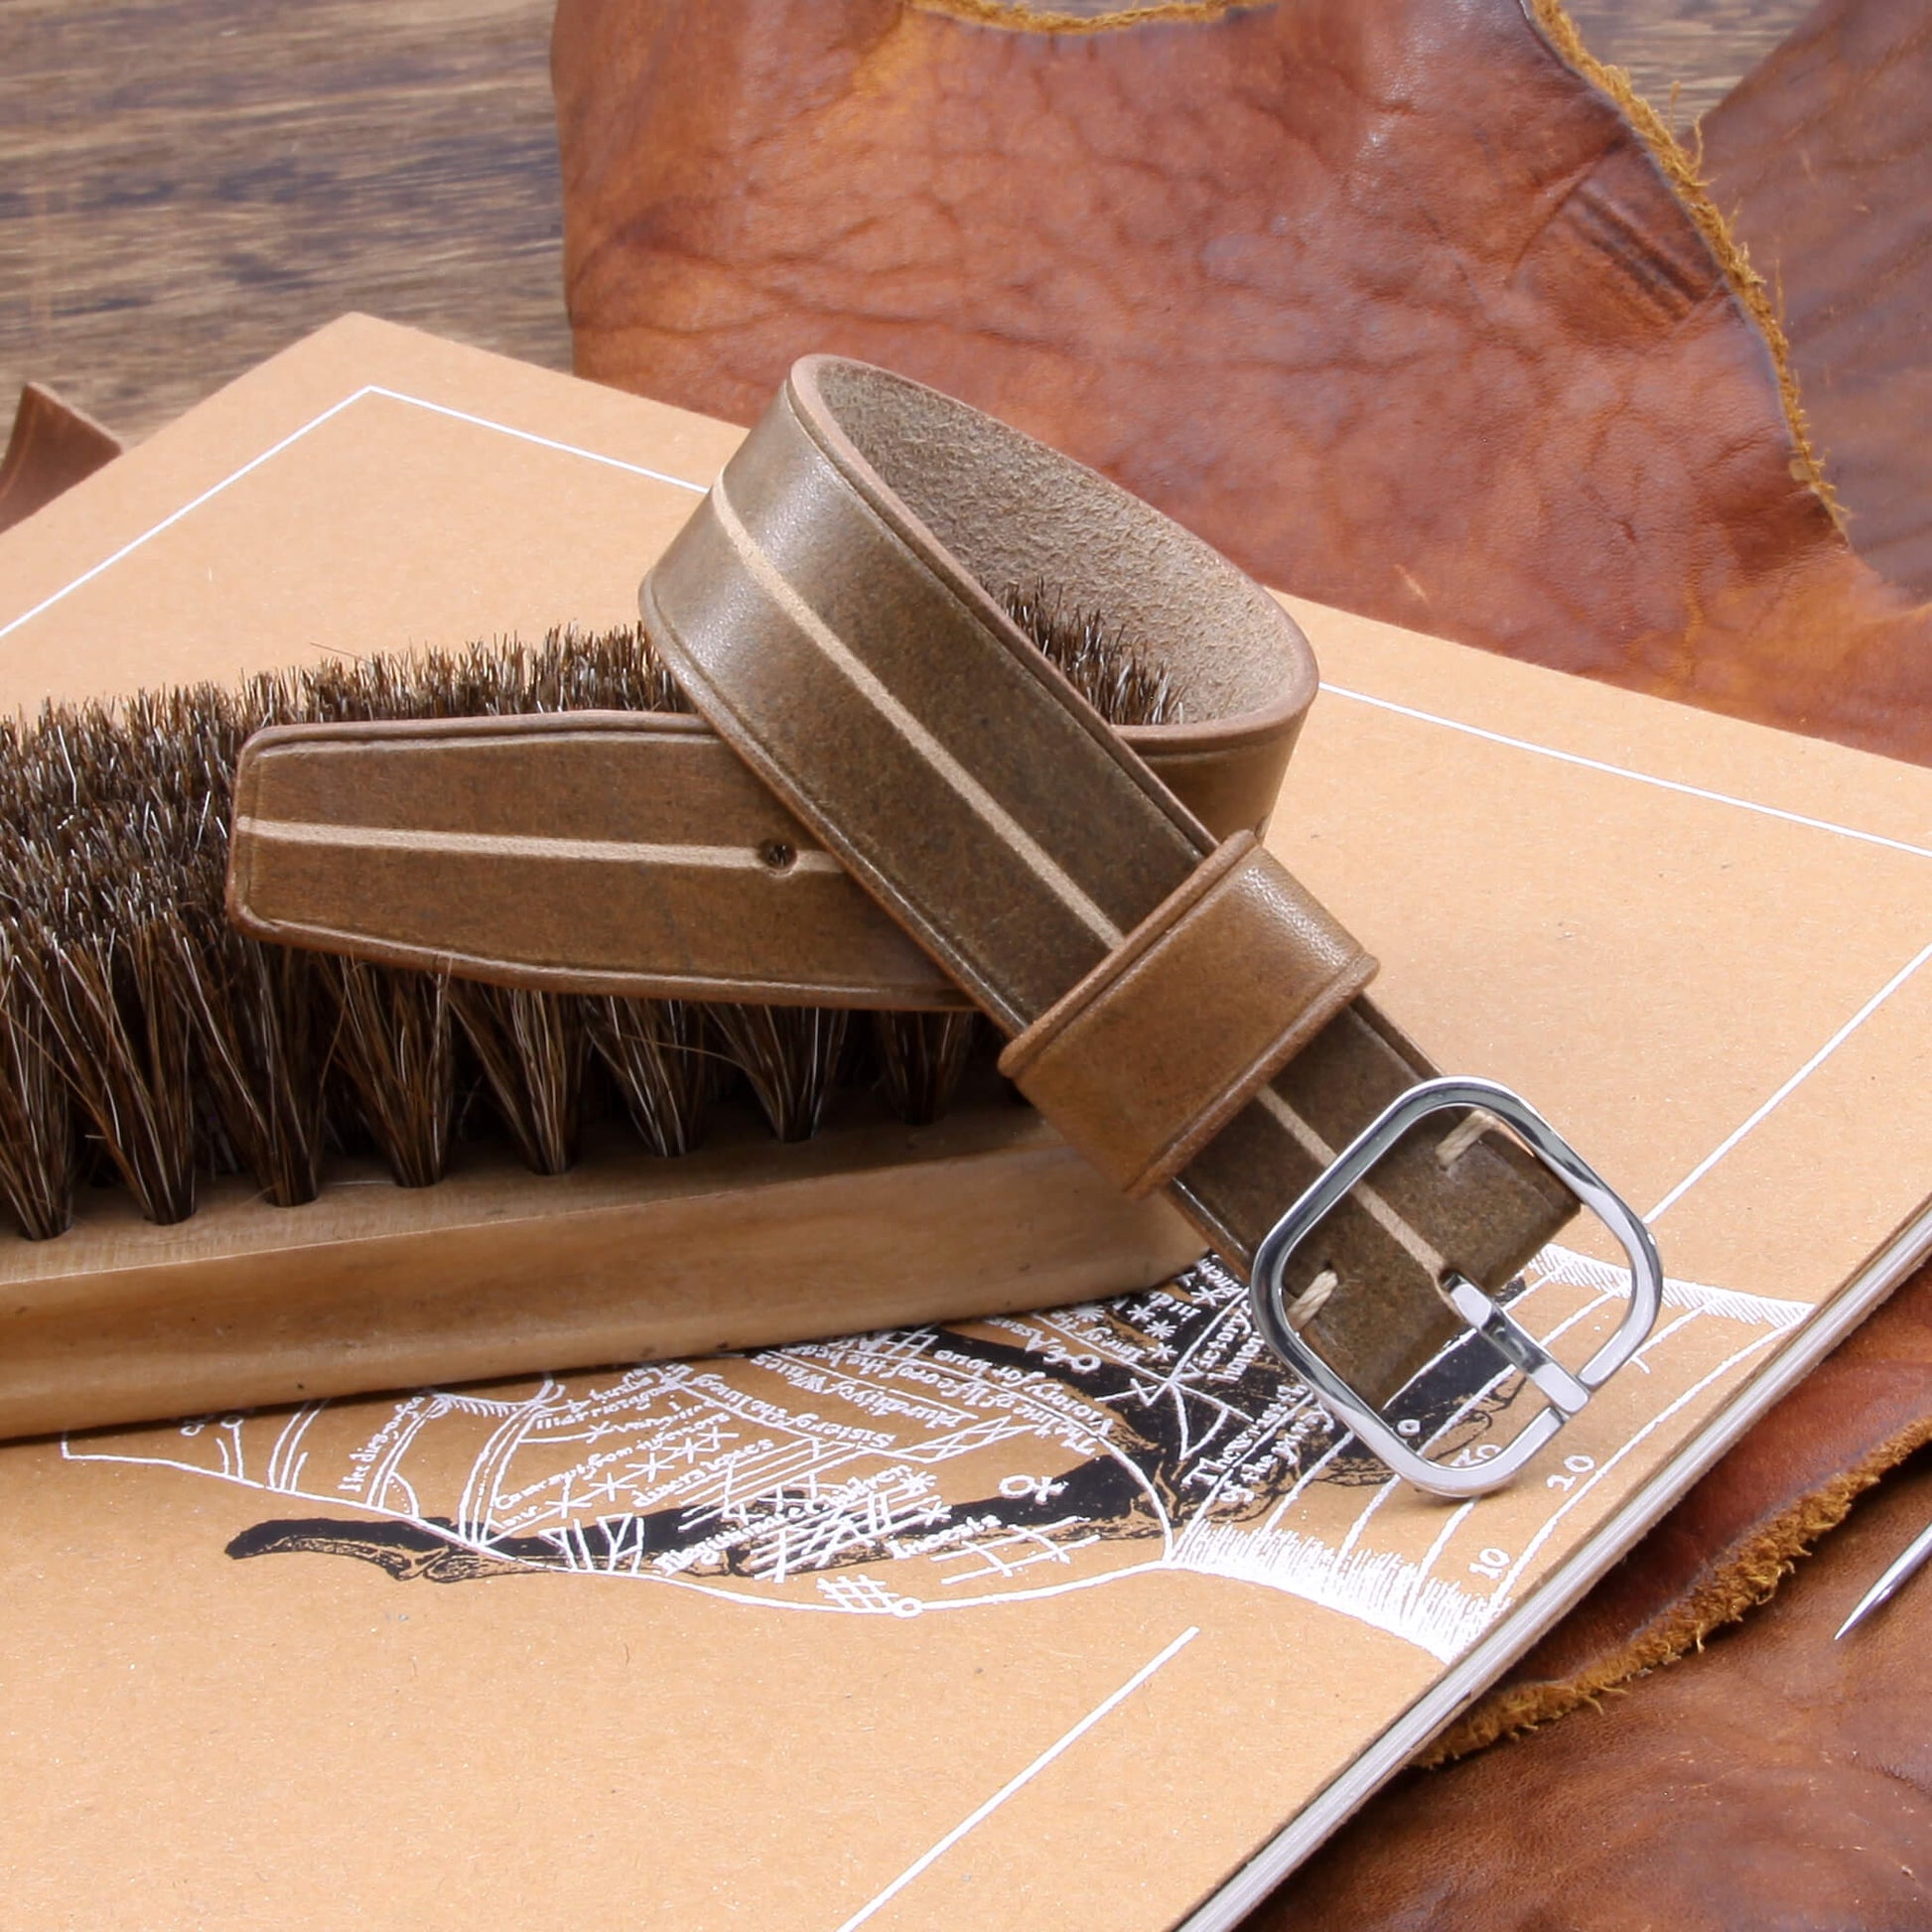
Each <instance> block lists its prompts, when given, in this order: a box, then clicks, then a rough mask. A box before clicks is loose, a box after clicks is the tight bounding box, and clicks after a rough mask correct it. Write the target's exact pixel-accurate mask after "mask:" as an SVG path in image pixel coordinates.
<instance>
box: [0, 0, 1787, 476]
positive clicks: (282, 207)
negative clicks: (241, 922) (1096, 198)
mask: <svg viewBox="0 0 1932 1932" xmlns="http://www.w3.org/2000/svg"><path fill="white" fill-rule="evenodd" d="M1572 11H1573V13H1574V14H1575V15H1576V17H1577V19H1578V21H1579V23H1580V25H1581V26H1582V28H1583V30H1584V33H1585V35H1586V37H1587V40H1588V42H1589V45H1590V46H1591V47H1592V48H1593V49H1594V50H1595V52H1596V53H1597V54H1598V55H1599V56H1600V57H1601V58H1602V59H1604V60H1606V61H1610V62H1612V63H1615V64H1617V65H1620V66H1624V67H1627V68H1628V69H1630V71H1631V73H1632V75H1633V77H1634V78H1635V80H1636V82H1637V84H1638V86H1639V88H1640V89H1641V90H1642V91H1643V92H1644V93H1645V94H1647V95H1648V96H1649V97H1650V98H1651V99H1652V100H1653V101H1654V102H1656V104H1657V105H1658V107H1659V108H1660V110H1662V111H1664V112H1665V113H1666V114H1667V116H1668V117H1669V118H1671V119H1672V120H1673V121H1674V122H1675V124H1676V125H1677V126H1678V127H1679V128H1680V129H1686V130H1688V129H1689V128H1690V127H1691V126H1692V124H1693V123H1694V121H1695V119H1696V117H1697V116H1698V115H1699V114H1701V113H1703V112H1705V111H1706V110H1708V109H1709V108H1710V107H1711V106H1713V105H1715V103H1716V102H1717V101H1718V100H1719V99H1721V98H1722V97H1723V95H1724V94H1725V91H1726V90H1727V89H1728V88H1729V87H1730V86H1731V85H1732V84H1733V83H1734V82H1735V81H1736V79H1737V78H1738V76H1739V75H1741V74H1742V73H1743V72H1744V71H1745V70H1746V69H1748V68H1749V67H1750V66H1751V65H1752V64H1753V63H1754V62H1755V61H1757V60H1758V59H1759V58H1761V57H1762V56H1763V55H1764V54H1765V53H1766V52H1768V51H1769V49H1770V48H1771V47H1772V46H1774V45H1775V44H1776V43H1777V41H1778V40H1779V39H1781V38H1782V37H1783V35H1784V34H1785V33H1787V32H1788V31H1789V29H1790V28H1791V26H1792V25H1793V24H1795V22H1796V21H1797V20H1798V19H1799V18H1800V17H1801V15H1802V14H1803V13H1804V11H1805V0H1573V6H1572ZM549 31H550V0H0V412H4V411H8V410H10V408H11V403H12V397H13V395H14V393H15V391H16V390H17V388H18V386H19V384H20V383H21V382H22V381H24V380H27V379H30V378H32V379H37V380H39V381H42V382H46V383H49V384H51V385H53V386H54V387H55V388H57V389H59V390H60V391H62V393H64V394H65V395H67V396H68V397H69V399H70V400H71V401H73V402H75V403H77V404H79V405H80V406H81V407H82V408H84V409H87V410H89V411H90V412H91V413H93V414H94V415H96V416H98V417H99V418H100V419H101V420H102V421H103V422H104V423H106V424H107V425H108V427H109V428H111V429H113V430H115V431H116V432H118V433H119V434H120V435H122V436H123V437H126V438H128V439H130V440H132V439H134V438H137V437H140V436H142V435H145V434H147V433H148V432H150V431H152V430H153V429H155V428H157V427H158V426H159V425H160V424H162V423H165V422H167V421H168V420H170V419H171V418H172V417H174V416H176V415H178V414H179V413H180V412H181V411H182V410H184V409H186V408H187V407H188V406H189V405H190V404H191V403H194V402H196V401H198V400H199V399H200V398H201V397H203V396H205V395H206V394H207V393H208V392H209V391H210V390H211V389H214V388H216V387H218V386H219V385H220V384H221V383H223V382H225V381H227V380H229V379H230V378H231V377H233V376H235V375H237V374H239V373H240V372H241V371H242V370H243V369H245V368H247V367H249V366H250V365H251V364H253V363H255V362H257V361H259V360H260V359H261V358H262V357H263V356H265V355H268V354H270V353H272V352H273V351H274V350H275V349H277V348H280V347H282V346H283V345H286V344H287V343H290V342H292V341H294V340H295V339H296V338H298V337H300V336H303V335H305V334H307V333H308V332H309V331H310V330H312V329H314V328H317V327H318V326H320V325H321V324H322V323H324V322H327V321H329V320H330V319H331V318H332V317H334V316H336V315H339V314H341V313H342V312H343V311H344V310H345V309H364V310H368V311H370V312H372V313H374V314H377V315H382V316H387V317H390V318H392V319H393V320H395V321H398V322H408V323H413V324H416V325H418V326H420V327H422V328H426V329H430V330H434V331H436V332H437V333H439V334H442V335H446V336H451V337H455V338H457V339H458V340H461V341H464V342H471V343H477V344H480V345H483V346H485V347H489V348H495V349H500V350H502V351H504V352H505V353H508V354H511V355H518V356H521V357H523V358H525V359H526V360H529V361H534V362H541V363H546V364H549V365H550V366H552V367H556V368H567V367H568V366H569V363H570V332H569V328H568V325H567V323H566V321H565V317H564V311H563V297H562V292H561V286H560V260H561V247H562V224H561V216H560V212H559V189H558V180H557V156H556V144H555V135H554V130H553V124H552V119H551V105H550V83H549V69H548V41H549ZM4 420H5V417H4V415H3V414H0V424H4Z"/></svg>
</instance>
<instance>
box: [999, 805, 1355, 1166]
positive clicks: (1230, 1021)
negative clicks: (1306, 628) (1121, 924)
mask: <svg viewBox="0 0 1932 1932" xmlns="http://www.w3.org/2000/svg"><path fill="white" fill-rule="evenodd" d="M1374 974H1375V961H1374V960H1373V959H1372V958H1370V956H1369V955H1368V954H1367V953H1365V952H1364V951H1363V950H1362V948H1361V947H1360V946H1359V945H1358V944H1357V943H1356V942H1355V940H1354V939H1353V938H1352V937H1350V935H1349V934H1348V933H1347V932H1346V931H1344V930H1343V929H1342V927H1341V926H1340V925H1339V924H1337V923H1336V921H1335V920H1334V918H1333V917H1332V916H1331V915H1330V914H1329V913H1328V912H1327V911H1326V910H1325V909H1324V908H1323V907H1322V906H1321V905H1320V904H1319V903H1317V901H1316V900H1315V899H1314V898H1313V897H1311V895H1310V894H1309V893H1308V892H1307V890H1306V889H1305V888H1304V887H1302V886H1301V885H1300V884H1299V882H1298V881H1297V880H1296V879H1295V878H1294V877H1293V875H1292V874H1290V873H1289V872H1288V870H1287V869H1286V868H1285V867H1284V866H1283V865H1281V863H1280V862H1279V861H1278V860H1276V859H1275V858H1274V857H1273V856H1272V855H1271V854H1270V853H1269V852H1268V851H1267V850H1266V849H1265V848H1264V847H1263V846H1262V845H1261V843H1260V841H1259V840H1257V839H1256V838H1255V836H1254V834H1253V833H1252V832H1239V833H1236V834H1235V836H1234V837H1233V838H1231V839H1229V840H1227V841H1226V842H1225V843H1224V844H1222V845H1220V846H1219V847H1217V848H1216V849H1215V851H1214V852H1213V853H1212V854H1211V855H1210V856H1209V857H1208V858H1207V859H1205V860H1203V861H1202V863H1201V864H1200V865H1199V866H1198V867H1196V868H1195V870H1194V871H1193V872H1192V873H1191V874H1190V875H1189V876H1188V878H1187V881H1186V883H1185V884H1184V885H1183V886H1181V887H1180V889H1179V890H1178V891H1177V892H1175V893H1173V895H1172V896H1171V897H1169V898H1167V899H1166V900H1164V901H1163V902H1162V904H1160V905H1159V906H1157V907H1156V908H1155V910H1154V911H1153V912H1152V913H1151V914H1150V915H1149V916H1148V917H1147V918H1146V919H1144V920H1142V922H1141V923H1140V924H1139V925H1137V926H1136V927H1135V928H1134V929H1133V931H1132V932H1130V933H1129V934H1128V935H1127V937H1126V938H1125V939H1124V940H1122V942H1121V943H1120V945H1119V946H1117V947H1116V948H1115V949H1114V951H1113V952H1111V953H1109V954H1108V955H1107V957H1106V958H1105V959H1104V960H1102V961H1101V962H1100V964H1099V965H1098V966H1096V967H1095V968H1094V969H1093V970H1092V971H1091V972H1090V973H1088V974H1087V975H1086V977H1085V978H1083V979H1082V980H1080V981H1079V983H1078V984H1077V985H1075V986H1074V987H1073V988H1072V989H1071V991H1069V992H1067V993H1066V994H1064V995H1063V996H1062V997H1061V998H1060V999H1058V1000H1056V1001H1055V1002H1054V1003H1053V1005H1052V1006H1051V1007H1049V1008H1048V1009H1047V1011H1046V1012H1045V1013H1043V1014H1041V1015H1040V1017H1039V1018H1038V1019H1037V1020H1035V1022H1034V1024H1033V1025H1032V1026H1030V1027H1029V1028H1028V1029H1027V1030H1026V1031H1025V1032H1024V1033H1022V1034H1021V1035H1018V1037H1016V1038H1015V1039H1013V1040H1012V1041H1010V1042H1009V1044H1008V1045H1007V1048H1006V1050H1005V1052H1003V1053H1002V1054H1001V1055H1000V1070H1001V1072H1003V1073H1005V1074H1006V1075H1007V1077H1008V1078H1009V1079H1011V1080H1012V1081H1013V1082H1014V1083H1015V1084H1016V1085H1017V1086H1018V1087H1019V1088H1020V1090H1021V1092H1022V1093H1024V1094H1025V1095H1026V1096H1027V1098H1028V1099H1029V1100H1031V1101H1033V1103H1034V1104H1035V1106H1036V1107H1038V1109H1039V1110H1040V1112H1041V1113H1042V1114H1044V1115H1045V1116H1046V1118H1047V1119H1048V1120H1050V1121H1051V1122H1052V1123H1053V1125H1054V1126H1056V1127H1057V1128H1058V1129H1059V1130H1060V1132H1061V1133H1062V1134H1064V1135H1065V1136H1066V1138H1067V1140H1068V1141H1069V1142H1071V1143H1072V1145H1073V1146H1074V1147H1075V1148H1077V1149H1078V1150H1079V1151H1080V1152H1081V1153H1082V1154H1084V1155H1085V1156H1086V1157H1087V1159H1088V1160H1090V1161H1091V1162H1093V1164H1094V1165H1095V1166H1096V1167H1097V1168H1099V1169H1100V1171H1101V1172H1102V1173H1105V1174H1107V1175H1108V1176H1109V1178H1111V1179H1112V1180H1113V1181H1115V1183H1116V1184H1117V1185H1119V1186H1120V1187H1121V1188H1123V1189H1124V1190H1125V1191H1126V1192H1127V1193H1129V1194H1130V1195H1135V1196H1140V1195H1144V1194H1149V1193H1152V1192H1153V1191H1154V1190H1155V1189H1156V1188H1158V1187H1160V1186H1162V1185H1164V1184H1165V1183H1166V1182H1167V1181H1169V1180H1171V1179H1172V1178H1173V1176H1174V1175H1175V1174H1176V1173H1179V1172H1180V1170H1181V1169H1182V1168H1184V1167H1185V1166H1186V1165H1187V1163H1188V1162H1189V1161H1190V1160H1192V1159H1193V1157H1194V1156H1195V1155H1196V1154H1197V1153H1199V1151H1200V1150H1201V1149H1202V1148H1203V1147H1204V1146H1205V1145H1206V1144H1207V1142H1208V1141H1210V1140H1211V1139H1212V1138H1213V1137H1214V1135H1215V1134H1217V1133H1218V1132H1219V1131H1220V1130H1221V1128H1223V1127H1224V1126H1226V1125H1227V1123H1228V1122H1229V1121H1230V1120H1232V1119H1233V1118H1234V1116H1235V1115H1236V1114H1237V1113H1238V1112H1239V1111H1240V1110H1241V1108H1242V1107H1244V1106H1245V1105H1246V1104H1247V1103H1248V1102H1249V1101H1250V1100H1252V1099H1253V1098H1254V1096H1255V1094H1256V1093H1257V1092H1259V1091H1260V1089H1261V1088H1262V1087H1263V1086H1264V1085H1266V1084H1267V1082H1268V1080H1269V1079H1270V1077H1271V1076H1272V1075H1273V1074H1274V1073H1275V1072H1276V1071H1277V1070H1278V1069H1279V1068H1280V1067H1281V1066H1282V1065H1283V1064H1284V1063H1285V1062H1286V1061H1288V1060H1289V1059H1291V1058H1293V1057H1294V1055H1295V1054H1296V1053H1297V1052H1299V1051H1300V1050H1301V1048H1302V1047H1303V1046H1304V1045H1306V1044H1307V1043H1308V1041H1309V1040H1310V1039H1311V1038H1312V1037H1313V1036H1314V1035H1315V1034H1316V1033H1318V1032H1319V1031H1320V1030H1321V1028H1322V1027H1324V1026H1325V1025H1326V1024H1327V1023H1328V1021H1329V1020H1331V1019H1332V1018H1333V1017H1334V1016H1335V1015H1336V1014H1337V1013H1338V1012H1339V1011H1340V1010H1341V1009H1342V1008H1343V1007H1344V1006H1346V1005H1347V1003H1348V1002H1349V1001H1350V1000H1352V999H1353V998H1354V997H1355V996H1356V994H1358V993H1359V992H1361V990H1362V989H1363V988H1364V987H1365V986H1366V985H1367V984H1368V982H1369V981H1370V979H1372V978H1373V977H1374Z"/></svg>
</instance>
